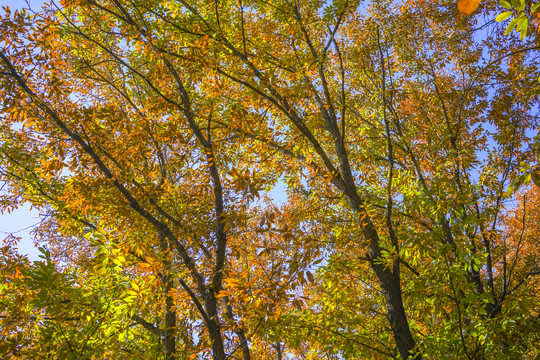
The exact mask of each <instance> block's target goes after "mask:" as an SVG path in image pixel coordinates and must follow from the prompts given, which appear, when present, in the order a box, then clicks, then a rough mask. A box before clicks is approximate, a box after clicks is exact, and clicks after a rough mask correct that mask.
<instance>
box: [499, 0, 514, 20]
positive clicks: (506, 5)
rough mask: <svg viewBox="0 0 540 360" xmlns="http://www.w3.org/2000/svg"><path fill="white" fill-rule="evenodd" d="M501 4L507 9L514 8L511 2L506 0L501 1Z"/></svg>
mask: <svg viewBox="0 0 540 360" xmlns="http://www.w3.org/2000/svg"><path fill="white" fill-rule="evenodd" d="M499 5H501V6H502V7H503V8H505V9H512V5H510V3H509V2H508V1H505V0H501V1H499ZM499 16H500V15H499ZM499 21H500V20H499Z"/></svg>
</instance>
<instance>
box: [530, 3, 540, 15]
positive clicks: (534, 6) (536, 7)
mask: <svg viewBox="0 0 540 360" xmlns="http://www.w3.org/2000/svg"><path fill="white" fill-rule="evenodd" d="M538 6H540V2H539V3H536V4H533V5H532V6H531V12H532V13H533V12H535V11H536V9H538Z"/></svg>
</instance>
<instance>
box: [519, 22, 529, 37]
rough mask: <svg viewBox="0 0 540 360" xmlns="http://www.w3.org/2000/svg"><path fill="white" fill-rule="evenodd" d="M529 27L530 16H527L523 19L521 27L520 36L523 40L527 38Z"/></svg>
mask: <svg viewBox="0 0 540 360" xmlns="http://www.w3.org/2000/svg"><path fill="white" fill-rule="evenodd" d="M528 27H529V19H528V18H525V20H524V21H523V24H521V29H520V36H519V38H520V39H521V40H523V39H525V36H527V29H528Z"/></svg>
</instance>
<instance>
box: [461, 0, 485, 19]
mask: <svg viewBox="0 0 540 360" xmlns="http://www.w3.org/2000/svg"><path fill="white" fill-rule="evenodd" d="M478 5H480V0H458V3H457V7H458V9H459V11H461V12H462V13H463V14H467V15H470V14H472V13H473V11H474V10H476V9H478Z"/></svg>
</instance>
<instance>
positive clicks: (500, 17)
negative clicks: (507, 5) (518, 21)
mask: <svg viewBox="0 0 540 360" xmlns="http://www.w3.org/2000/svg"><path fill="white" fill-rule="evenodd" d="M512 14H513V13H512V11H506V12H503V13H502V14H499V15H498V16H497V17H496V18H495V21H498V22H500V21H504V20H506V19H508V18H509V17H510V16H512Z"/></svg>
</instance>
